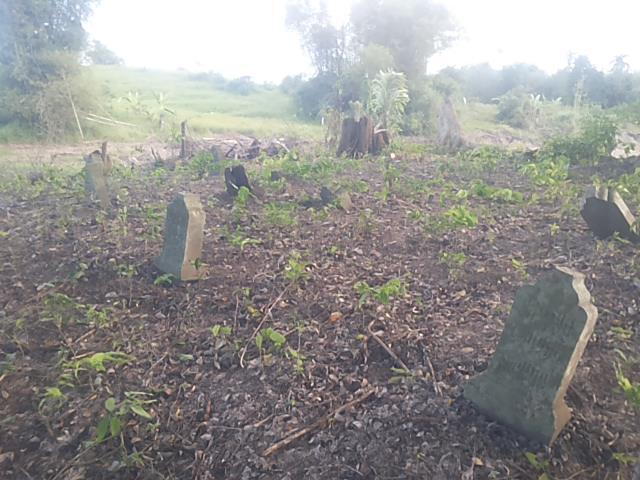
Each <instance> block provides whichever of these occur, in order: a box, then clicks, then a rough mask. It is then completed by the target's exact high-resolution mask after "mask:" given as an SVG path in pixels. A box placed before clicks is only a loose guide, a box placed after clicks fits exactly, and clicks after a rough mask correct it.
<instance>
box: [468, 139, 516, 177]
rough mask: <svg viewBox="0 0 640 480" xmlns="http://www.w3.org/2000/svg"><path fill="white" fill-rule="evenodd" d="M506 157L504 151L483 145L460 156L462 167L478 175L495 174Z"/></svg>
mask: <svg viewBox="0 0 640 480" xmlns="http://www.w3.org/2000/svg"><path fill="white" fill-rule="evenodd" d="M504 156H505V153H504V151H502V150H500V149H499V148H498V147H493V146H490V145H483V146H481V147H477V148H474V149H473V150H466V151H463V152H461V153H460V154H459V158H460V163H461V165H462V167H463V168H464V169H468V170H470V171H471V172H472V173H476V174H477V173H482V172H486V173H490V172H494V171H495V170H496V168H497V167H498V164H499V163H500V162H501V161H502V159H503V158H504Z"/></svg>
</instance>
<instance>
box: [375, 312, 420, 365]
mask: <svg viewBox="0 0 640 480" xmlns="http://www.w3.org/2000/svg"><path fill="white" fill-rule="evenodd" d="M375 322H376V321H375V320H373V321H372V322H371V323H369V326H367V330H369V333H370V334H371V337H372V338H373V339H374V340H375V341H376V342H378V345H380V346H381V347H382V348H384V350H385V352H387V353H388V354H389V355H390V356H391V358H393V359H394V360H395V362H396V363H397V364H398V366H400V367H401V368H403V369H404V370H406V371H407V372H410V371H411V370H409V367H407V365H406V363H404V362H403V361H402V360H401V359H400V357H398V356H397V355H396V354H395V353H394V352H393V350H391V349H390V348H389V347H388V346H387V344H386V343H384V342H383V341H382V340H380V339H379V338H378V335H377V334H376V333H374V331H373V330H371V326H372V325H373V324H374V323H375Z"/></svg>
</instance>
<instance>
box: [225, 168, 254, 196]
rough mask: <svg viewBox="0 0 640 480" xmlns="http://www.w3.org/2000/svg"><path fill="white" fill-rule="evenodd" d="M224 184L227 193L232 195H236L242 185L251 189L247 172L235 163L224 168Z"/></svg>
mask: <svg viewBox="0 0 640 480" xmlns="http://www.w3.org/2000/svg"><path fill="white" fill-rule="evenodd" d="M224 184H225V185H226V187H227V193H228V194H229V195H231V196H232V197H235V196H236V195H238V191H239V190H240V189H241V188H242V187H247V188H248V189H249V190H251V186H250V185H249V178H248V177H247V172H245V170H244V167H243V166H242V165H236V166H234V167H231V168H225V169H224Z"/></svg>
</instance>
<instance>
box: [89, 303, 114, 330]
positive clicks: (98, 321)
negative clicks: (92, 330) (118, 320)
mask: <svg viewBox="0 0 640 480" xmlns="http://www.w3.org/2000/svg"><path fill="white" fill-rule="evenodd" d="M112 314H113V309H112V308H110V307H106V308H101V309H100V310H98V308H97V307H96V306H95V305H91V306H90V307H88V308H87V309H86V314H85V315H86V319H87V323H89V325H92V326H95V327H98V328H104V327H107V326H109V325H111V323H112V322H111V315H112Z"/></svg>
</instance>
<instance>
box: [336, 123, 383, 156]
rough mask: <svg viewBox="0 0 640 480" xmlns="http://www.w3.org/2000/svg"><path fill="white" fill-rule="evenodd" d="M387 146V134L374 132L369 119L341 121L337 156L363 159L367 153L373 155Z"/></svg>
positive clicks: (373, 126)
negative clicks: (343, 155) (345, 155)
mask: <svg viewBox="0 0 640 480" xmlns="http://www.w3.org/2000/svg"><path fill="white" fill-rule="evenodd" d="M387 145H389V136H388V134H387V132H386V131H380V132H376V131H375V125H374V124H373V121H372V120H371V119H370V118H369V117H362V118H360V120H358V121H356V120H354V119H353V118H345V119H344V120H343V121H342V134H341V136H340V145H339V146H338V152H337V154H338V156H340V155H342V154H343V153H345V154H347V156H349V157H353V158H357V157H363V156H364V155H366V154H368V153H371V154H374V155H375V154H378V153H380V152H381V151H382V150H383V149H384V148H385V147H386V146H387Z"/></svg>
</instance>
